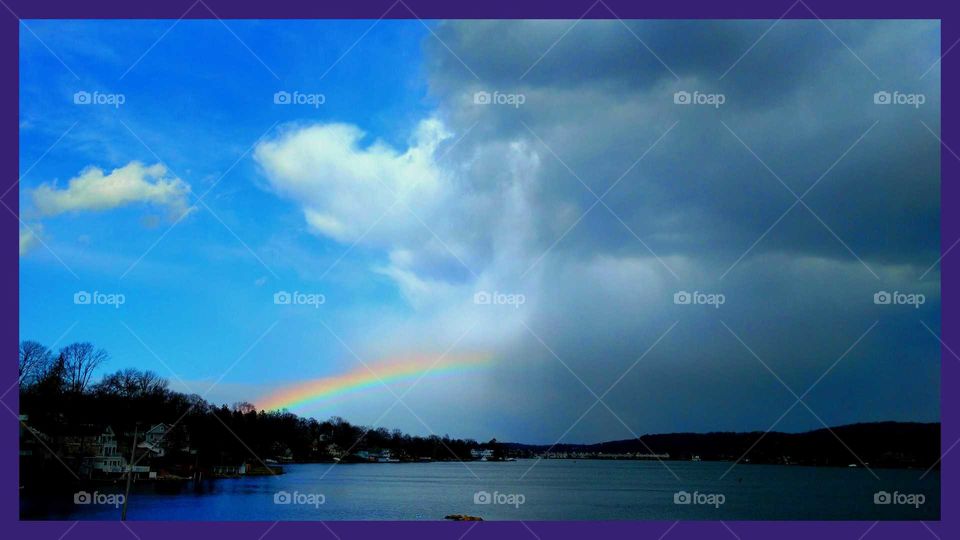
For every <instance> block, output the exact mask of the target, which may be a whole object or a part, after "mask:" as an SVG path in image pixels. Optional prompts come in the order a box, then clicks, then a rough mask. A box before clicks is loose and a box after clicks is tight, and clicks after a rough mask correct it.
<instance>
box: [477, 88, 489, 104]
mask: <svg viewBox="0 0 960 540" xmlns="http://www.w3.org/2000/svg"><path fill="white" fill-rule="evenodd" d="M473 104H474V105H489V104H490V92H483V91H480V92H474V93H473Z"/></svg>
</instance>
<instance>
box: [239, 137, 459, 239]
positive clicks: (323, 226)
mask: <svg viewBox="0 0 960 540" xmlns="http://www.w3.org/2000/svg"><path fill="white" fill-rule="evenodd" d="M364 136H365V133H364V132H363V131H361V130H360V129H359V128H357V127H355V126H352V125H348V124H317V125H312V126H308V127H298V128H292V129H290V130H288V131H286V132H285V133H282V134H281V135H280V136H279V137H278V138H276V139H274V140H272V141H267V142H264V143H261V144H260V145H258V146H257V148H256V150H255V153H254V156H255V158H256V160H257V162H258V163H259V164H260V166H261V167H263V169H264V172H265V173H266V176H267V179H268V180H269V182H270V185H271V187H273V188H274V189H275V190H276V191H277V192H278V193H279V194H281V195H283V196H285V197H287V198H291V199H294V200H296V201H298V202H299V203H300V205H301V206H302V211H303V214H304V217H305V218H306V221H307V224H308V225H309V226H310V228H311V229H312V230H313V231H314V232H316V233H318V234H321V235H324V236H327V237H330V238H333V239H335V240H337V241H339V242H344V243H351V242H355V241H358V240H361V239H363V240H365V241H366V242H368V243H376V242H381V243H382V242H387V243H389V242H393V241H396V240H397V239H398V238H399V237H403V236H408V235H410V234H419V233H420V232H421V231H420V230H419V229H420V226H419V225H418V224H417V223H416V218H415V217H413V216H412V215H410V214H409V211H408V210H407V209H406V208H404V205H408V206H409V207H410V208H411V209H413V210H414V211H416V212H418V213H420V212H429V211H430V208H431V207H432V206H433V205H434V204H435V203H436V201H437V199H438V198H439V197H441V196H442V185H441V183H442V181H441V172H440V170H439V169H438V168H437V166H436V164H435V163H434V162H433V159H432V157H433V153H434V150H435V149H436V148H437V146H438V145H439V144H440V143H441V142H442V141H443V140H445V139H446V138H448V137H449V134H448V133H447V132H446V131H445V130H444V128H443V126H442V124H441V123H440V122H439V121H437V120H425V121H423V122H421V123H420V125H419V127H418V129H417V130H416V132H415V133H414V135H413V137H412V140H411V141H410V147H409V148H408V149H407V150H406V151H405V152H400V151H397V150H395V149H393V148H392V147H390V146H389V145H387V144H385V143H384V142H382V141H374V142H372V143H371V144H370V145H369V146H366V147H363V146H362V145H361V142H362V141H363V139H364ZM398 199H399V202H398V201H397V200H398ZM395 203H396V204H395ZM378 220H386V221H387V222H388V223H390V226H387V227H377V228H375V229H373V230H371V227H373V226H374V224H375V223H377V222H378Z"/></svg>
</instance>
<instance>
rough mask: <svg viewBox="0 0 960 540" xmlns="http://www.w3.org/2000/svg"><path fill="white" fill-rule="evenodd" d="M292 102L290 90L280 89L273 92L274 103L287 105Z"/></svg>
mask: <svg viewBox="0 0 960 540" xmlns="http://www.w3.org/2000/svg"><path fill="white" fill-rule="evenodd" d="M291 102H292V100H291V99H290V92H287V91H285V90H280V91H279V92H276V93H274V94H273V103H274V104H275V105H289V104H290V103H291Z"/></svg>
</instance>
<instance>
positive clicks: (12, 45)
mask: <svg viewBox="0 0 960 540" xmlns="http://www.w3.org/2000/svg"><path fill="white" fill-rule="evenodd" d="M403 2H404V4H405V5H406V6H408V7H409V10H408V9H405V7H404V4H400V3H399V2H398V3H397V4H396V5H394V3H395V0H351V1H350V2H320V1H317V0H314V1H306V0H301V1H300V2H297V1H293V0H271V1H270V2H264V1H262V0H261V1H258V0H167V1H165V2H162V3H161V2H154V3H151V4H146V3H138V2H135V1H131V0H85V1H76V0H74V1H68V0H42V1H41V0H33V1H30V0H0V6H2V7H3V9H0V73H4V74H5V75H4V76H3V77H2V78H0V156H2V158H0V159H2V163H3V169H4V170H5V171H6V174H5V175H3V177H2V178H3V180H0V189H6V188H7V187H8V186H9V185H10V184H12V183H14V182H15V181H16V178H17V176H18V171H19V167H18V166H17V163H18V156H19V149H18V143H19V119H18V86H19V84H18V83H19V80H18V79H19V78H18V77H17V78H15V77H13V76H11V75H12V74H13V73H19V66H18V61H19V50H18V45H19V44H18V36H19V30H20V27H19V24H18V21H17V18H24V19H31V18H33V19H59V18H63V19H69V18H80V19H92V18H103V19H118V18H163V19H177V18H180V17H181V16H183V17H184V18H196V19H204V18H212V15H211V13H210V11H208V10H207V9H205V7H204V6H208V7H209V9H211V10H212V11H213V12H215V13H216V14H217V16H219V17H221V18H224V19H227V18H234V19H243V18H272V19H276V18H374V19H375V18H378V17H381V16H382V15H384V11H386V10H387V9H388V8H389V7H390V6H391V5H394V7H393V9H392V10H391V11H390V12H389V13H387V14H386V15H385V18H397V19H404V18H412V17H413V15H412V14H411V12H412V13H415V15H416V16H417V17H420V18H425V19H427V18H430V19H440V18H468V19H473V18H572V19H576V18H580V17H585V18H609V17H610V14H609V12H608V11H607V10H606V9H604V7H603V4H600V3H599V2H598V1H597V0H577V1H572V0H561V1H560V2H557V1H550V0H525V1H523V2H522V3H521V2H519V1H518V0H483V1H474V2H464V1H460V2H457V1H455V0H403ZM603 2H604V4H606V5H607V6H609V8H610V9H612V10H613V11H614V12H615V13H616V14H617V16H619V17H621V18H674V19H676V18H694V19H708V18H721V19H723V18H726V19H736V18H749V19H777V18H780V17H781V16H784V12H785V11H787V9H788V8H791V6H793V7H792V8H791V9H790V11H789V12H788V13H787V14H786V18H797V19H807V18H813V17H814V15H813V13H816V16H818V17H820V18H824V19H829V18H907V19H926V18H930V19H941V21H942V25H941V43H942V49H943V50H946V49H947V48H949V47H950V46H951V45H954V44H955V43H956V42H957V41H958V40H960V7H958V4H957V3H956V2H955V0H954V1H953V2H950V1H947V0H911V1H910V2H903V1H901V2H892V1H889V0H886V1H884V0H881V1H880V2H877V1H876V0H843V1H842V2H840V1H837V0H834V1H828V0H779V1H776V0H774V1H771V0H766V1H765V0H739V1H737V2H736V3H735V4H733V3H730V2H728V3H724V4H721V3H719V2H717V1H716V0H686V1H684V2H658V3H656V4H651V5H645V4H642V3H640V2H636V1H634V2H630V1H629V0H603ZM191 6H193V8H192V9H191V10H190V11H189V12H188V13H187V14H186V15H184V12H185V11H187V9H188V8H190V7H191ZM591 6H593V7H592V9H590V11H589V12H588V13H586V14H585V13H584V12H585V11H587V10H588V8H591ZM805 6H806V7H805ZM811 10H812V12H811ZM11 13H15V14H16V17H14V16H13V15H11ZM957 62H960V52H954V53H953V54H951V55H947V56H946V57H945V58H944V60H943V62H942V64H941V85H942V92H941V95H942V96H950V95H956V94H957V93H958V91H960V84H958V72H956V71H953V70H952V69H949V70H948V69H943V67H955V66H956V64H957ZM941 114H942V119H943V121H942V122H941V126H942V127H941V137H942V139H943V141H944V144H945V145H946V146H948V147H957V148H960V143H958V141H957V136H956V135H955V134H954V133H955V132H954V130H953V127H954V126H953V121H956V119H957V115H958V112H957V109H955V108H954V107H953V103H952V102H951V101H950V100H944V101H943V103H942V104H941ZM958 170H960V160H955V159H954V156H953V155H952V153H951V152H943V151H942V149H941V208H943V207H945V206H946V204H947V203H948V202H950V203H952V202H956V201H958V200H960V185H958V184H957V180H956V175H957V172H958ZM4 202H5V203H6V204H7V205H8V206H9V207H10V208H11V209H14V210H16V211H19V209H18V206H17V205H18V195H17V192H16V190H11V192H10V193H9V194H8V195H7V197H6V200H4ZM0 219H2V220H3V223H4V226H3V232H2V235H0V238H2V244H3V245H4V246H6V247H5V248H4V249H3V253H4V255H3V261H2V262H3V264H2V265H0V275H2V277H3V280H2V285H0V291H2V292H0V298H3V299H4V300H5V307H4V311H5V312H6V314H7V318H6V319H5V321H6V322H7V323H8V324H3V325H0V340H2V341H3V342H4V343H7V344H8V345H7V346H8V347H10V348H9V349H5V350H7V351H8V353H7V354H8V356H7V358H8V359H9V358H12V357H13V356H14V350H13V349H14V347H15V344H16V343H17V342H18V339H19V332H18V324H17V322H18V320H19V302H14V301H13V300H14V299H18V298H19V290H18V289H19V276H18V267H19V258H17V259H15V258H14V257H17V256H16V255H14V253H16V252H17V251H16V250H15V249H14V244H17V243H18V242H19V240H18V233H17V230H18V227H17V225H18V224H17V220H16V219H14V217H13V216H12V215H10V213H8V212H0ZM958 237H960V215H958V214H954V213H952V212H942V216H941V251H942V252H943V251H944V250H946V249H948V248H949V247H950V246H951V245H952V244H953V242H954V241H955V239H956V238H958ZM944 254H945V252H944ZM958 256H960V254H956V255H954V256H953V257H945V258H944V259H943V261H942V263H941V279H942V284H941V298H942V303H941V305H942V308H941V309H942V323H941V324H942V334H943V336H942V337H943V340H944V341H945V342H946V343H947V344H950V343H953V342H955V341H956V338H957V337H958V334H954V333H953V331H954V330H955V329H956V327H954V326H953V325H954V324H955V323H956V320H957V317H958V315H960V312H958V310H957V309H956V305H957V304H954V302H953V299H954V297H956V296H957V295H958V291H957V289H954V288H953V286H952V285H951V284H950V283H951V281H950V280H949V279H945V278H946V276H947V275H952V273H953V272H956V271H957V270H956V267H954V266H953V261H954V259H955V258H956V257H958ZM957 347H960V343H956V344H955V346H954V347H953V348H957ZM951 356H953V355H952V353H950V352H949V351H947V350H946V349H945V348H944V349H943V350H942V357H943V359H944V360H943V362H942V368H941V421H942V435H941V447H942V451H944V452H947V451H948V450H951V449H952V448H953V447H952V445H954V444H956V442H957V441H960V423H958V422H957V415H960V395H958V394H953V393H952V392H943V388H950V387H951V386H952V385H950V384H949V383H951V382H953V381H956V380H958V379H960V362H954V361H952V360H954V359H953V358H951ZM16 379H17V371H16V368H15V367H14V363H13V362H12V361H6V362H4V364H3V366H2V367H0V386H2V387H3V388H7V387H9V386H10V385H12V384H14V383H15V381H16ZM15 396H16V393H15V392H11V393H10V395H9V396H8V397H7V398H6V399H5V400H4V403H5V404H6V405H7V406H8V407H10V408H12V409H13V410H17V409H18V404H17V403H16V400H17V398H16V397H15ZM0 422H2V425H3V429H2V430H0V440H2V442H3V444H0V527H2V530H4V534H3V536H4V537H7V538H36V539H47V538H50V539H54V540H60V539H61V538H65V539H66V540H80V539H85V538H98V539H112V538H118V539H124V540H129V539H130V538H136V539H138V540H150V539H154V538H157V539H159V538H164V539H169V538H170V537H171V536H172V537H175V538H177V540H188V539H192V538H197V539H200V538H208V537H211V536H212V537H221V538H230V539H238V540H239V539H246V538H250V539H252V540H260V539H261V538H262V537H263V535H264V534H265V533H266V532H267V531H268V529H272V530H270V532H269V534H268V535H267V536H266V539H267V540H279V539H282V538H303V537H307V536H308V535H309V536H311V537H317V538H321V539H323V538H335V536H336V538H339V539H341V540H351V539H353V538H393V539H398V540H406V539H411V540H413V539H417V540H420V539H424V538H449V539H453V540H456V539H459V538H461V537H462V535H464V534H465V533H466V532H467V531H468V529H469V530H470V536H469V538H470V540H479V539H480V538H497V539H501V538H502V539H518V540H531V539H533V538H534V537H536V538H538V539H540V540H550V539H554V538H558V539H574V538H577V539H580V538H583V537H585V536H586V537H590V536H593V537H601V538H602V537H612V536H620V537H631V538H634V537H639V538H653V539H659V538H661V537H662V535H665V533H666V532H667V531H668V530H669V533H668V534H666V535H665V537H666V539H667V540H683V539H697V540H699V539H704V538H723V539H731V538H734V537H737V538H739V539H742V540H750V539H764V540H766V539H769V538H779V539H783V540H793V539H796V540H801V539H802V540H809V538H810V537H811V536H814V537H816V538H817V539H818V540H819V539H829V538H843V539H851V540H856V539H858V538H864V540H885V539H898V540H899V539H903V538H933V537H934V535H933V534H931V533H936V535H937V536H938V537H939V538H943V539H947V538H960V517H958V516H957V515H956V514H955V513H953V512H951V511H950V510H951V509H957V508H960V483H958V480H960V479H958V474H957V467H956V460H957V459H958V457H957V456H958V455H960V451H958V452H956V453H952V452H949V453H947V454H946V456H945V457H944V459H943V462H942V466H941V486H942V487H941V490H942V497H941V508H942V514H941V515H942V521H938V522H926V523H921V522H890V521H884V522H879V523H878V524H874V523H873V522H868V521H838V522H820V521H806V522H804V521H781V522H776V521H765V522H748V521H744V522H729V527H730V529H731V530H732V531H735V534H733V533H732V532H731V530H728V529H727V528H726V527H725V526H724V524H723V523H720V522H715V521H689V522H686V521H682V522H671V521H619V522H547V521H541V522H529V523H528V524H527V525H528V526H529V530H528V529H527V527H525V526H524V525H523V524H521V523H518V522H485V523H479V524H478V523H472V524H471V523H443V522H330V523H329V524H328V525H324V524H322V523H319V522H280V523H278V524H274V523H271V522H255V523H250V522H161V521H147V522H143V521H138V522H131V527H130V528H129V529H128V528H126V526H125V525H124V524H123V523H120V522H79V523H73V522H69V521H63V522H56V521H50V522H21V521H19V493H18V485H17V483H16V482H14V481H13V479H16V478H17V476H18V470H17V448H18V442H17V440H18V424H17V422H16V420H15V419H14V418H12V417H11V415H9V414H7V413H6V412H4V411H0ZM925 526H926V527H928V528H929V530H925ZM328 527H329V528H328ZM471 528H472V529H471ZM68 529H69V532H68ZM868 531H869V532H868ZM65 533H66V534H65ZM332 533H335V535H334V534H332ZM532 533H533V534H532ZM865 533H866V534H865ZM335 540H336V539H335Z"/></svg>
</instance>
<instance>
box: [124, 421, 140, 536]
mask: <svg viewBox="0 0 960 540" xmlns="http://www.w3.org/2000/svg"><path fill="white" fill-rule="evenodd" d="M138 427H140V426H139V425H138V424H136V423H135V424H133V444H132V445H131V448H130V464H129V465H127V491H126V493H124V495H123V511H122V512H121V513H120V521H126V520H127V501H129V500H130V482H131V481H132V480H133V463H134V462H133V459H134V457H136V453H137V428H138Z"/></svg>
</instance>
